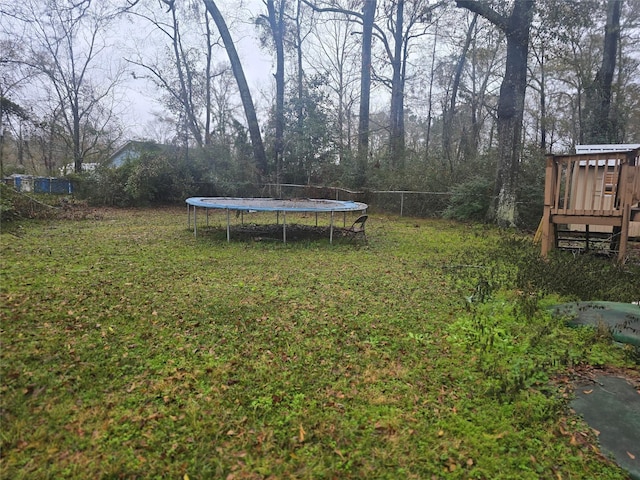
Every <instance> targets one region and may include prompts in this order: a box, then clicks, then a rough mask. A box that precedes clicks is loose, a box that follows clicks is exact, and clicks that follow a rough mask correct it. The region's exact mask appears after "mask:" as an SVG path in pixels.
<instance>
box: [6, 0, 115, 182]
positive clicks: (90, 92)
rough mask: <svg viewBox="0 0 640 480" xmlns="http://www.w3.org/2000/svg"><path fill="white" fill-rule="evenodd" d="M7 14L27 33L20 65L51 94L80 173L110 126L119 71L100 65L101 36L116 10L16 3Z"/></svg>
mask: <svg viewBox="0 0 640 480" xmlns="http://www.w3.org/2000/svg"><path fill="white" fill-rule="evenodd" d="M12 12H13V14H14V20H15V21H17V22H20V24H21V25H22V26H23V27H24V29H25V30H26V31H27V32H28V33H26V35H25V38H27V39H28V44H27V45H26V58H25V59H23V62H24V63H25V64H27V65H28V66H29V67H31V68H32V69H33V70H34V71H36V72H38V73H39V78H40V79H41V80H42V81H43V87H44V88H45V89H48V90H51V91H53V92H54V93H55V98H56V103H57V105H54V106H53V107H52V108H59V111H60V115H61V118H62V121H63V125H64V127H65V134H66V135H65V140H67V141H68V144H69V147H70V149H71V150H72V152H73V163H74V169H75V171H76V172H80V171H81V170H82V164H83V162H85V160H86V159H87V158H88V157H89V156H91V155H92V154H95V153H96V149H97V147H98V146H99V144H100V142H101V141H103V140H104V137H105V134H106V133H107V131H108V125H110V124H111V123H112V122H113V121H114V118H113V113H114V109H113V107H114V104H113V103H109V102H113V96H112V95H113V93H114V89H115V87H116V86H117V85H118V83H119V81H120V79H121V76H122V73H123V69H122V68H116V70H115V71H110V70H109V69H108V66H107V65H105V63H107V62H105V58H106V53H107V49H108V47H109V45H108V44H107V41H106V40H105V37H104V34H105V32H106V30H107V28H108V27H109V26H110V25H111V24H112V23H113V21H114V20H115V18H116V15H117V14H118V13H119V12H120V10H110V9H109V5H107V4H103V3H96V2H91V1H89V0H81V1H75V2H71V1H59V2H46V3H42V2H38V1H36V0H25V1H21V2H19V3H18V2H15V3H14V5H13V11H12ZM103 62H105V63H103ZM105 79H106V80H107V81H105Z"/></svg>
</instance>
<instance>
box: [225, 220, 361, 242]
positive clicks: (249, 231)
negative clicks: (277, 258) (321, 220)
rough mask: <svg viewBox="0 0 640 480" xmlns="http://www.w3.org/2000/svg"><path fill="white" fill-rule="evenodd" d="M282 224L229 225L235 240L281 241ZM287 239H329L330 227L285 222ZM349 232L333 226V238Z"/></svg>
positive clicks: (347, 235) (346, 234)
mask: <svg viewBox="0 0 640 480" xmlns="http://www.w3.org/2000/svg"><path fill="white" fill-rule="evenodd" d="M216 230H224V231H226V228H218V229H216ZM282 230H283V229H282V225H281V224H270V225H258V224H254V223H250V224H244V225H236V226H232V227H231V231H230V233H231V238H232V239H236V240H253V241H256V242H259V241H264V240H279V241H282ZM286 235H287V241H300V240H321V239H329V235H330V227H328V226H319V227H315V226H312V225H300V224H296V223H292V224H287V228H286ZM349 236H350V234H349V232H348V231H347V229H344V228H339V227H333V239H334V240H336V239H341V238H347V237H349Z"/></svg>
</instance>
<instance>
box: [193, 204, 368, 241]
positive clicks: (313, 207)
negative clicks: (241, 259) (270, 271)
mask: <svg viewBox="0 0 640 480" xmlns="http://www.w3.org/2000/svg"><path fill="white" fill-rule="evenodd" d="M186 202H187V226H188V228H191V210H192V209H193V234H194V236H197V235H198V226H197V225H198V222H197V208H204V209H206V211H207V215H208V211H209V209H218V210H225V211H226V212H227V242H229V241H230V240H231V221H230V212H231V211H235V212H239V213H244V212H276V214H277V215H278V217H277V218H278V222H279V218H280V212H282V219H283V220H282V241H283V242H284V243H286V242H287V212H310V213H316V215H317V214H318V213H320V212H325V213H330V214H331V220H330V228H329V243H331V244H333V224H334V214H335V213H336V212H344V213H345V214H346V212H364V211H366V209H367V208H368V205H367V204H366V203H360V202H352V201H345V200H325V199H318V198H292V199H278V198H236V197H191V198H187V200H186ZM192 207H193V208H192ZM316 218H317V217H316ZM316 223H317V220H316Z"/></svg>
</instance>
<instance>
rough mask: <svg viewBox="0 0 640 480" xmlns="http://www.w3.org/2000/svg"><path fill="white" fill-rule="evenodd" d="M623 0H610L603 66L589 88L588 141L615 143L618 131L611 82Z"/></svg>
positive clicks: (587, 93) (587, 95) (586, 135)
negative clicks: (612, 102)
mask: <svg viewBox="0 0 640 480" xmlns="http://www.w3.org/2000/svg"><path fill="white" fill-rule="evenodd" d="M621 9H622V0H608V2H607V23H606V25H605V34H604V48H603V53H602V65H601V66H600V69H599V70H598V71H597V72H596V76H595V78H594V80H593V83H592V84H591V85H590V87H589V88H588V89H587V90H586V92H585V94H586V97H587V98H586V108H587V112H588V113H587V128H586V132H585V138H584V140H585V141H586V142H589V143H616V142H617V140H618V132H617V128H616V123H617V122H615V121H614V120H613V119H612V118H611V85H612V84H613V75H614V72H615V69H616V56H617V49H618V39H619V38H620V11H621Z"/></svg>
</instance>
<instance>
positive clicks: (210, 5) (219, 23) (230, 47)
mask: <svg viewBox="0 0 640 480" xmlns="http://www.w3.org/2000/svg"><path fill="white" fill-rule="evenodd" d="M203 1H204V4H205V6H206V7H207V11H208V12H209V14H210V15H211V18H213V21H214V22H215V24H216V27H217V28H218V31H219V32H220V36H221V37H222V41H223V43H224V47H225V49H226V50H227V55H228V56H229V61H230V62H231V69H232V71H233V75H234V77H235V79H236V82H237V83H238V90H239V92H240V99H241V100H242V106H243V108H244V113H245V116H246V117H247V124H248V127H249V136H250V137H251V145H252V147H253V156H254V158H255V161H256V165H257V167H258V170H259V171H260V173H261V174H262V175H265V174H266V173H267V155H266V154H265V151H264V144H263V143H262V135H261V133H260V125H259V124H258V117H257V115H256V110H255V107H254V105H253V99H252V98H251V91H250V90H249V85H248V84H247V79H246V77H245V76H244V70H243V69H242V63H241V62H240V57H239V56H238V52H237V50H236V46H235V44H234V43H233V39H232V38H231V34H230V33H229V28H228V27H227V23H226V22H225V21H224V17H223V16H222V14H221V13H220V10H218V7H217V6H216V4H215V2H214V1H213V0H203Z"/></svg>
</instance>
